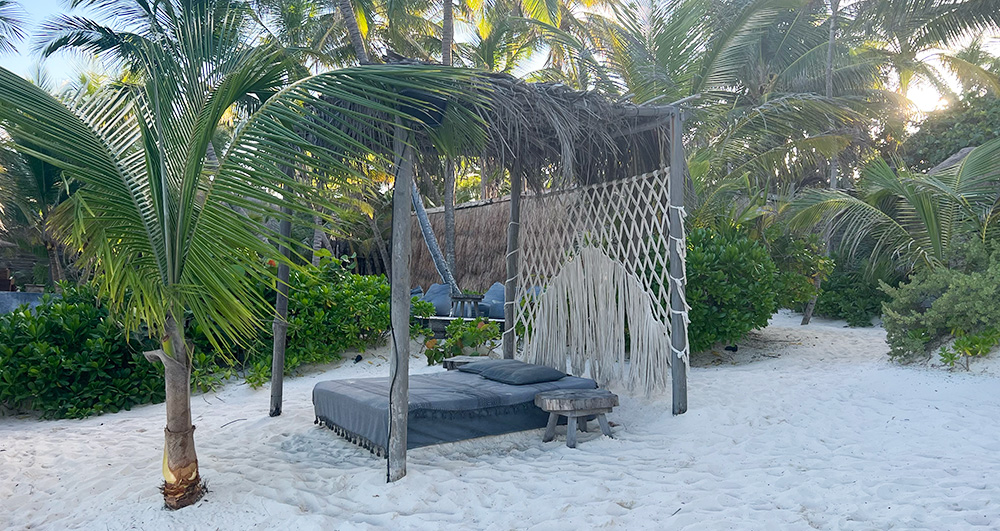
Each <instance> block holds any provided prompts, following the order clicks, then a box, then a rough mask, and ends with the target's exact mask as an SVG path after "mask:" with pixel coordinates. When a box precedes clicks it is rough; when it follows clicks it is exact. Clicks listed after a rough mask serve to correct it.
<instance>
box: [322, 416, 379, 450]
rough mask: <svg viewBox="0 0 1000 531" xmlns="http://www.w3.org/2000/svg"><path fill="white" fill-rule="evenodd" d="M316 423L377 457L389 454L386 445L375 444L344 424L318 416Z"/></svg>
mask: <svg viewBox="0 0 1000 531" xmlns="http://www.w3.org/2000/svg"><path fill="white" fill-rule="evenodd" d="M316 423H317V424H319V425H320V426H324V427H326V428H329V429H331V430H333V432H334V433H336V434H337V435H340V436H341V437H343V438H345V439H347V441H348V442H350V443H351V444H355V445H357V446H360V447H362V448H364V449H365V450H368V451H369V452H371V453H372V454H374V455H375V457H380V458H382V459H385V458H386V457H388V455H389V454H388V453H387V452H386V449H385V447H384V446H382V445H380V444H375V443H374V442H372V441H371V440H369V439H368V438H367V437H363V436H361V435H358V434H357V433H354V432H353V431H350V430H348V429H346V428H344V427H343V426H339V425H337V424H336V423H334V422H333V421H331V420H330V419H328V418H325V417H316Z"/></svg>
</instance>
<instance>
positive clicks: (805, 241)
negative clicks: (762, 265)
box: [765, 226, 834, 308]
mask: <svg viewBox="0 0 1000 531" xmlns="http://www.w3.org/2000/svg"><path fill="white" fill-rule="evenodd" d="M765 238H766V241H767V247H768V252H769V253H770V255H771V260H773V261H774V265H775V267H776V268H777V274H776V275H775V278H774V291H775V299H776V300H775V302H776V304H777V306H778V308H798V307H800V306H801V305H803V304H805V303H806V302H808V301H809V300H811V299H812V298H813V296H815V295H816V294H817V289H816V279H817V278H819V279H820V280H821V281H822V280H825V279H826V278H827V276H828V275H830V273H831V272H832V271H833V267H834V264H833V260H831V259H830V258H829V257H828V256H826V254H825V253H824V252H823V242H822V241H821V240H820V236H819V235H818V234H808V235H805V236H800V235H793V234H789V233H788V232H786V231H784V230H783V229H782V228H781V227H779V226H773V227H771V228H770V229H768V230H767V231H766V234H765Z"/></svg>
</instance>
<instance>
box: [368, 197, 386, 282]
mask: <svg viewBox="0 0 1000 531" xmlns="http://www.w3.org/2000/svg"><path fill="white" fill-rule="evenodd" d="M368 225H369V226H371V229H372V237H374V238H375V246H376V247H378V255H379V258H381V259H382V267H383V268H384V269H385V276H386V278H388V277H389V275H390V274H391V272H392V260H390V259H389V252H388V251H387V250H386V244H385V238H383V237H382V231H381V230H379V228H378V223H376V222H375V212H372V216H371V217H370V218H368Z"/></svg>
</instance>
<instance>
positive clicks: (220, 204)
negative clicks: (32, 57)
mask: <svg viewBox="0 0 1000 531" xmlns="http://www.w3.org/2000/svg"><path fill="white" fill-rule="evenodd" d="M87 5H89V6H90V7H92V8H94V9H95V10H96V11H97V12H98V13H108V12H114V13H115V14H116V15H117V16H118V17H119V20H124V21H126V22H127V27H128V28H131V30H132V31H116V30H114V29H112V28H108V27H104V26H101V25H99V24H97V23H95V22H93V21H90V20H87V19H83V18H76V17H61V18H60V19H58V20H57V21H55V22H52V23H50V24H49V25H48V26H47V31H48V33H49V38H50V44H49V46H48V47H47V51H49V52H51V51H54V50H57V49H60V48H62V47H67V46H72V47H75V48H78V49H82V50H85V51H91V52H98V53H102V54H104V55H106V56H111V57H113V58H114V59H116V60H119V61H122V62H123V63H124V64H126V65H127V66H128V68H129V69H131V70H132V71H133V72H134V77H135V81H134V82H131V83H122V84H120V85H117V86H116V87H114V88H112V89H109V90H107V91H105V92H104V93H102V94H101V97H95V98H93V99H92V100H91V101H89V102H88V104H87V105H85V106H83V107H82V108H79V109H71V108H69V107H67V106H66V105H64V104H63V103H62V102H60V101H59V100H57V99H56V98H54V97H52V96H50V95H49V94H48V93H46V92H44V91H43V90H41V89H39V88H38V87H36V86H34V85H32V84H30V83H28V82H27V81H25V80H23V79H21V78H20V77H18V76H16V75H15V74H13V73H11V72H9V71H7V70H5V69H2V68H0V126H2V127H3V128H4V129H6V130H7V131H8V132H9V133H10V136H11V137H12V138H14V139H19V140H18V141H17V145H16V148H17V149H18V151H20V152H21V153H22V154H26V155H30V156H33V157H37V158H39V159H41V160H44V161H46V162H48V163H50V164H52V165H54V166H56V167H58V168H60V169H61V170H62V171H63V172H65V173H66V174H67V175H70V176H72V177H73V178H74V179H76V180H77V181H78V182H79V183H81V184H82V186H81V188H80V189H79V190H78V191H77V193H76V194H74V196H73V199H72V200H71V201H68V202H66V203H63V205H62V206H61V207H60V208H59V209H57V211H56V212H55V213H54V214H53V218H52V220H51V221H50V224H51V226H52V227H53V228H54V229H56V231H57V232H58V233H59V234H61V235H63V237H64V238H65V240H66V241H67V242H68V243H69V244H71V245H73V246H74V248H75V249H78V250H79V251H80V253H81V258H80V259H81V260H83V261H85V262H87V263H88V264H91V265H92V266H93V267H94V268H95V271H96V272H97V273H98V278H99V284H100V287H101V290H102V291H103V293H104V294H105V295H107V296H108V297H109V299H110V300H111V301H112V303H113V304H114V305H115V306H117V307H118V308H119V309H121V310H123V311H121V313H120V314H121V315H122V316H123V317H122V319H123V322H124V324H125V326H126V327H128V328H130V329H133V330H135V329H137V328H138V327H140V326H146V327H148V329H149V331H150V334H151V336H152V337H159V338H161V341H160V343H161V347H162V348H161V349H159V350H156V351H153V352H149V353H147V357H148V358H150V359H151V360H156V361H158V362H161V363H163V365H164V369H165V386H166V413H167V423H166V429H165V449H164V462H163V475H164V480H165V481H164V484H163V494H164V500H165V502H166V504H167V506H168V507H170V508H179V507H184V506H186V505H189V504H191V503H193V502H194V501H196V500H197V499H198V498H200V497H201V495H202V494H203V492H204V489H203V486H202V483H201V479H200V476H199V472H198V460H197V456H196V453H195V446H194V437H193V433H194V426H193V425H192V423H191V404H190V389H191V385H190V371H191V351H190V348H191V347H190V346H189V344H188V343H187V341H186V338H185V337H184V323H185V321H186V320H187V319H188V318H189V317H190V318H193V319H195V320H196V321H197V322H198V323H199V324H200V325H201V326H202V327H203V329H204V330H205V332H206V335H207V336H208V338H209V340H210V342H211V344H212V345H213V346H214V347H215V348H217V349H224V348H225V346H226V345H228V344H231V343H233V342H242V341H245V340H246V339H247V338H248V337H251V336H252V335H254V334H255V333H256V332H257V330H258V329H259V327H260V326H261V325H262V323H264V322H265V321H264V319H265V318H267V317H269V316H271V315H273V308H272V307H271V306H270V305H269V304H268V302H267V301H266V300H263V299H262V298H261V296H260V295H258V294H257V293H256V291H255V289H254V285H255V284H256V283H257V282H267V281H271V280H273V275H272V273H271V270H270V268H269V267H267V261H268V260H276V261H278V262H283V263H288V262H289V259H288V258H286V257H285V256H283V255H282V254H280V253H279V252H278V251H277V249H276V248H275V247H274V246H273V245H271V244H269V243H268V242H265V241H262V240H261V239H258V238H257V237H256V236H257V234H258V233H259V232H260V231H262V230H264V231H267V236H268V238H269V239H270V240H271V241H282V242H283V243H285V244H286V245H293V244H294V242H291V241H285V240H281V239H280V237H279V236H278V235H277V234H276V233H274V231H269V230H267V229H266V228H262V227H261V225H260V224H258V223H256V222H254V221H252V220H251V219H249V218H248V217H246V216H244V215H241V214H239V213H237V211H236V209H235V208H234V207H239V209H241V210H244V211H247V212H249V213H251V215H258V216H264V215H266V216H271V217H276V218H284V219H288V218H289V214H288V213H287V212H288V211H290V212H292V213H293V215H294V213H301V214H304V215H307V216H308V215H312V213H313V212H312V211H311V209H310V208H309V206H308V205H309V204H310V203H322V200H321V198H317V197H315V195H314V194H313V191H312V187H311V186H310V184H311V182H312V181H313V180H314V179H318V178H319V177H323V178H324V179H328V180H329V179H340V180H341V181H342V182H344V183H345V185H346V184H347V183H348V182H352V180H360V179H363V176H364V173H363V172H360V171H358V168H359V167H362V166H365V165H370V164H373V163H375V164H380V163H382V162H385V160H384V157H383V156H382V155H381V154H386V153H391V152H392V149H391V147H390V146H389V145H385V144H386V142H381V143H380V141H379V140H378V139H379V138H383V137H384V136H378V135H373V134H372V131H371V130H369V129H366V127H367V126H366V125H364V124H374V125H378V124H383V125H384V126H385V127H386V128H391V125H390V124H387V123H386V122H387V121H388V122H392V123H394V122H395V121H396V120H398V119H402V118H406V117H407V115H405V114H403V113H402V111H400V110H397V109H400V108H403V107H402V103H403V102H405V103H407V104H408V105H411V106H412V105H414V102H413V101H412V99H410V100H407V99H406V98H404V97H402V96H400V95H399V94H400V92H401V91H405V90H414V89H416V88H418V87H419V89H420V90H422V91H425V92H430V93H435V94H441V95H445V96H449V97H450V98H451V99H452V100H453V101H455V100H457V99H458V96H457V95H455V90H457V89H456V88H455V87H456V86H459V85H461V83H460V81H459V79H458V78H460V74H459V73H457V72H442V71H441V70H440V69H432V68H419V67H365V68H358V69H348V70H340V71H334V72H329V73H324V74H318V75H315V76H310V77H307V78H304V79H301V80H298V81H295V82H294V83H292V84H286V82H287V81H288V79H289V71H290V70H291V69H292V68H293V67H294V63H293V62H291V61H290V59H289V55H288V54H287V53H286V51H285V50H284V49H282V48H281V47H280V46H276V45H269V44H265V45H256V39H253V40H251V39H248V38H247V37H246V34H245V30H246V28H247V26H248V25H249V24H250V17H249V16H248V14H247V13H248V8H249V6H248V5H247V4H245V3H240V2H232V1H228V0H227V1H221V0H220V1H211V0H208V1H202V2H180V1H176V2H161V3H157V4H153V6H155V11H152V12H150V11H148V10H147V9H146V8H148V7H151V6H150V4H146V3H145V2H135V3H133V2H132V1H129V0H100V1H96V0H95V1H94V2H88V3H87ZM234 109H236V112H237V114H238V115H240V116H244V117H245V119H244V120H243V121H242V125H241V126H240V127H239V128H238V129H237V131H236V133H235V135H234V137H233V138H232V140H231V141H230V142H229V143H228V144H227V145H226V146H224V148H223V150H222V152H221V153H219V154H218V157H217V160H210V158H211V157H209V156H208V154H209V153H210V152H211V151H213V150H210V149H209V146H210V145H211V141H212V139H213V137H214V134H215V131H216V129H217V127H218V125H219V123H220V121H221V120H223V118H224V116H225V115H226V114H227V113H232V112H233V110H234ZM453 115H454V116H461V113H460V112H459V114H453ZM359 116H361V117H364V119H363V120H361V121H359ZM407 123H412V122H407ZM458 125H459V126H460V125H461V124H458ZM380 130H382V129H380ZM362 138H363V139H365V143H364V144H362V143H360V142H359V141H358V140H357V139H362ZM388 143H389V144H391V142H388ZM317 144H319V145H317ZM290 168H294V172H289V171H288V170H289V169H290ZM287 173H293V175H294V174H298V175H300V176H301V177H303V178H302V179H293V178H290V177H288V176H287ZM297 197H302V198H305V201H299V200H297ZM282 209H287V210H286V211H285V212H283V211H282Z"/></svg>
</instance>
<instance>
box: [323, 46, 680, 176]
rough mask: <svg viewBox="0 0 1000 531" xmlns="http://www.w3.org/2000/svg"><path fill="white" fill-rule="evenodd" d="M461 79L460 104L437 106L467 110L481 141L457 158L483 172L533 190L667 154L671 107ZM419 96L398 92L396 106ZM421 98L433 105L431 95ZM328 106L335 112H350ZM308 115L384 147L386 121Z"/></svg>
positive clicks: (434, 169) (429, 152)
mask: <svg viewBox="0 0 1000 531" xmlns="http://www.w3.org/2000/svg"><path fill="white" fill-rule="evenodd" d="M397 66H398V65H397ZM414 67H415V68H417V67H419V68H423V69H426V68H449V67H443V66H440V65H414ZM363 68H364V67H363ZM371 68H378V66H372V67H371ZM469 80H470V81H469V86H468V89H467V91H465V92H467V93H468V94H469V98H468V102H444V104H445V105H460V106H464V108H467V109H468V108H473V111H472V112H475V113H476V114H478V115H479V117H480V118H481V120H482V122H483V124H484V130H485V131H484V132H485V135H486V138H485V141H484V142H476V143H471V142H469V143H463V145H462V146H461V147H460V148H459V149H460V151H461V152H460V153H459V156H461V157H464V158H467V159H470V160H475V161H477V162H478V164H479V166H480V167H481V168H482V169H483V170H484V172H503V171H506V173H508V174H510V175H515V174H519V175H521V176H522V177H523V178H525V179H526V180H527V182H528V184H529V185H530V186H531V187H533V188H535V189H536V190H541V189H542V188H546V187H560V186H565V185H573V184H593V183H596V182H603V181H608V180H615V179H622V178H627V177H631V176H634V175H639V174H642V173H645V172H648V171H652V170H655V169H659V168H660V167H662V166H664V165H666V164H667V163H668V158H669V153H670V151H669V146H668V144H667V139H666V135H665V134H664V132H665V131H666V128H667V125H668V120H669V119H670V113H671V112H672V111H673V110H674V108H673V107H671V106H645V105H635V104H632V103H622V102H614V101H611V100H608V99H607V98H606V97H605V96H604V95H602V94H600V93H597V92H593V91H577V90H572V89H570V88H568V87H566V86H565V85H562V84H557V83H528V82H525V81H524V80H521V79H517V78H515V77H513V76H510V75H508V74H499V73H488V72H479V73H474V74H473V75H471V76H470V77H469ZM404 92H405V91H404ZM419 97H421V96H414V95H413V94H401V98H402V99H401V102H400V105H404V106H406V105H408V104H407V100H408V99H409V101H415V100H413V99H412V98H419ZM426 97H428V98H430V99H432V100H433V99H437V100H438V102H440V101H441V99H440V98H437V97H436V96H434V95H430V94H428V95H427V96H426ZM469 102H477V103H469ZM329 103H337V104H338V106H339V107H340V108H343V107H344V106H346V107H352V106H353V105H352V104H350V103H345V102H329ZM331 108H334V106H331ZM316 111H317V114H318V115H319V116H320V118H319V119H320V120H322V121H325V122H328V124H329V125H330V126H331V127H334V128H339V129H342V130H346V131H347V133H348V134H349V135H351V136H354V137H355V138H357V139H358V140H359V141H362V142H365V143H367V144H370V145H381V146H391V145H392V135H393V131H392V127H391V126H389V125H386V124H387V123H391V122H392V120H391V119H388V118H387V117H383V118H384V119H383V120H376V121H372V122H367V123H366V122H365V120H364V119H363V118H357V119H354V118H346V119H345V117H344V116H343V115H341V114H336V115H334V114H324V113H325V112H327V110H326V109H323V108H320V107H318V108H317V109H316ZM418 112H421V111H418ZM442 127H446V126H442ZM320 143H321V142H320ZM416 143H417V146H418V149H419V151H420V154H421V157H420V159H421V162H420V165H421V168H422V170H421V171H425V172H429V173H431V174H437V173H438V171H439V170H440V167H441V166H440V158H439V157H438V150H437V148H436V147H435V146H434V143H433V141H432V139H431V137H430V135H428V134H421V135H418V137H417V139H416ZM386 155H389V154H386Z"/></svg>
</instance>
